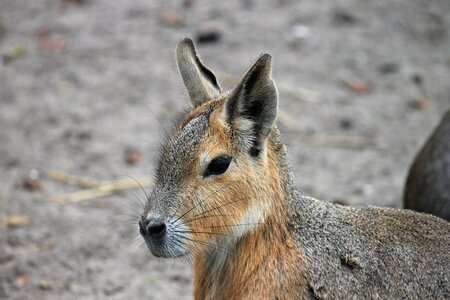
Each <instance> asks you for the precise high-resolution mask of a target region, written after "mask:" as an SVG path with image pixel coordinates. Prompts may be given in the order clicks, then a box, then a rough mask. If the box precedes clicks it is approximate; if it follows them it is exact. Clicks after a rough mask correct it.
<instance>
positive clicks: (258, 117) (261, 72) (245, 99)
mask: <svg viewBox="0 0 450 300" xmlns="http://www.w3.org/2000/svg"><path fill="white" fill-rule="evenodd" d="M277 110H278V93H277V89H276V86H275V83H274V82H273V80H272V78H271V56H270V55H269V54H264V55H262V56H261V57H260V58H259V59H258V60H257V61H256V62H255V64H254V65H253V66H252V67H251V68H250V69H249V70H248V71H247V72H246V74H245V75H244V77H243V78H242V79H241V80H240V82H239V83H238V85H237V86H236V87H235V89H234V90H233V91H232V93H231V95H230V97H229V98H228V100H227V104H226V112H227V121H228V123H229V124H230V125H231V127H232V128H233V129H235V130H236V131H237V132H238V133H240V134H239V136H241V137H242V139H243V140H244V143H245V144H247V145H249V149H248V150H249V153H250V155H251V156H258V155H259V153H260V152H261V151H262V150H263V147H264V144H265V143H264V142H265V139H266V138H267V136H268V135H269V134H270V132H271V131H272V127H273V124H274V123H275V120H276V117H277Z"/></svg>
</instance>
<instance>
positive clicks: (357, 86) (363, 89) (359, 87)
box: [344, 80, 369, 94]
mask: <svg viewBox="0 0 450 300" xmlns="http://www.w3.org/2000/svg"><path fill="white" fill-rule="evenodd" d="M344 85H345V86H346V87H347V88H348V89H349V90H351V91H352V92H353V93H355V94H367V93H368V92H369V86H368V85H367V84H366V83H364V82H362V81H359V80H344Z"/></svg>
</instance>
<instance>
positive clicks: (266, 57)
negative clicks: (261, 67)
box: [259, 53, 272, 64]
mask: <svg viewBox="0 0 450 300" xmlns="http://www.w3.org/2000/svg"><path fill="white" fill-rule="evenodd" d="M259 59H260V60H261V61H263V62H264V63H266V64H270V63H271V62H272V55H270V54H269V53H263V55H261V57H260V58H259Z"/></svg>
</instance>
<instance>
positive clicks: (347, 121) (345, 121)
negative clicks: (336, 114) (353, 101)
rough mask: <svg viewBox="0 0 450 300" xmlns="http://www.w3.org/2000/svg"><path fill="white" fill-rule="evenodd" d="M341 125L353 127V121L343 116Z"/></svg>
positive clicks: (348, 127)
mask: <svg viewBox="0 0 450 300" xmlns="http://www.w3.org/2000/svg"><path fill="white" fill-rule="evenodd" d="M339 127H341V128H342V129H345V130H348V129H352V128H353V121H352V120H351V119H348V118H343V119H341V120H340V121H339Z"/></svg>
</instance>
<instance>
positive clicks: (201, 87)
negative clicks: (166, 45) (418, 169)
mask: <svg viewBox="0 0 450 300" xmlns="http://www.w3.org/2000/svg"><path fill="white" fill-rule="evenodd" d="M177 64H178V69H179V70H180V73H181V77H182V78H183V82H184V85H185V86H186V89H187V91H188V93H189V97H190V98H191V101H192V103H193V104H194V106H198V105H200V104H202V103H203V102H204V101H206V100H210V99H213V98H215V97H217V96H219V95H220V93H221V90H220V87H219V84H218V83H217V79H216V76H215V75H214V73H213V72H211V71H210V70H209V69H208V68H206V67H205V66H204V65H203V64H202V62H201V61H200V58H199V57H198V55H197V52H196V50H195V47H194V43H193V42H192V40H191V39H189V38H185V39H183V40H181V42H180V43H179V44H178V47H177Z"/></svg>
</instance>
